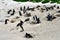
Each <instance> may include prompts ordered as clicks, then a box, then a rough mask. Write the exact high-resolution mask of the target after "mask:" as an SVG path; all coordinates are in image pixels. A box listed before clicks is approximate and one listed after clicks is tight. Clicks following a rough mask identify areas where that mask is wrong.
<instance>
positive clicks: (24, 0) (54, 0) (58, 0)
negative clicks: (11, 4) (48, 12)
mask: <svg viewBox="0 0 60 40" xmlns="http://www.w3.org/2000/svg"><path fill="white" fill-rule="evenodd" d="M14 1H18V2H27V1H30V2H42V3H48V2H50V1H51V3H60V0H14Z"/></svg>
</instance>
